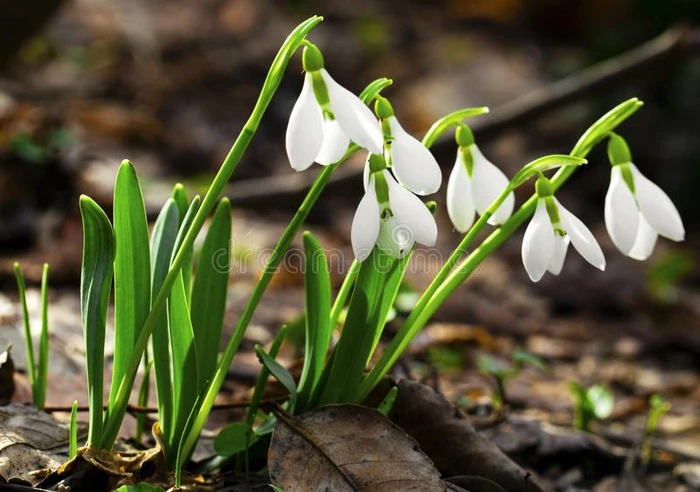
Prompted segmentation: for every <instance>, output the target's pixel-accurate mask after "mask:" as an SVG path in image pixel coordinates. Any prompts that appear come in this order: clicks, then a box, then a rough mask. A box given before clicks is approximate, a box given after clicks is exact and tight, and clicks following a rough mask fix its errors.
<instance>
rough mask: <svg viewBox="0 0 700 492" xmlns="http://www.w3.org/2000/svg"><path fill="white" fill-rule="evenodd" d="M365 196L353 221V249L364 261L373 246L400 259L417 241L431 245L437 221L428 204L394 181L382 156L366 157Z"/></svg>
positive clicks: (359, 259)
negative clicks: (368, 169)
mask: <svg viewBox="0 0 700 492" xmlns="http://www.w3.org/2000/svg"><path fill="white" fill-rule="evenodd" d="M369 162H370V174H369V177H368V179H367V182H366V186H365V195H364V197H363V198H362V200H361V201H360V204H359V205H358V207H357V211H356V212H355V217H354V218H353V221H352V231H351V234H350V236H351V241H352V249H353V252H354V253H355V257H356V258H357V261H360V262H362V261H365V260H366V259H367V257H368V256H369V255H370V253H371V252H372V250H373V249H374V246H375V245H379V248H380V249H382V250H383V251H385V252H387V253H388V254H390V255H391V256H393V257H395V258H403V257H404V256H405V255H406V254H407V253H408V252H409V251H410V250H411V248H412V247H413V244H414V243H416V242H418V243H420V244H423V245H425V246H433V245H434V244H435V241H436V239H437V224H436V223H435V218H434V217H433V214H431V213H430V210H428V207H426V206H425V204H424V203H423V202H422V201H421V200H420V199H419V198H418V197H417V196H416V195H414V194H413V193H411V192H410V191H408V190H407V189H406V188H404V187H403V186H401V185H400V184H399V183H397V182H396V180H395V179H394V177H393V176H392V175H391V173H389V171H388V170H387V169H386V162H385V161H384V158H383V157H382V156H381V155H377V154H372V155H371V156H370V159H369Z"/></svg>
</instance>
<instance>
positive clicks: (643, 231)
mask: <svg viewBox="0 0 700 492" xmlns="http://www.w3.org/2000/svg"><path fill="white" fill-rule="evenodd" d="M608 157H609V159H610V164H611V165H612V170H611V178H610V187H609V188H608V192H607V194H606V195H605V227H606V228H607V230H608V234H610V238H611V239H612V241H613V243H614V244H615V246H616V247H617V249H619V250H620V251H621V252H622V253H623V254H624V255H627V256H629V257H630V258H634V259H635V260H646V259H647V258H649V256H650V255H651V253H652V251H653V250H654V245H655V244H656V240H657V239H658V237H659V235H661V236H664V237H666V238H668V239H671V240H673V241H682V240H683V239H684V237H685V229H684V227H683V221H682V220H681V216H680V214H679V213H678V210H677V209H676V207H675V205H673V202H672V201H671V199H670V198H669V197H668V195H667V194H666V193H664V191H663V190H662V189H661V188H659V187H658V186H657V185H656V184H654V183H653V182H651V181H650V180H649V179H648V178H647V177H646V176H644V175H643V174H642V173H641V172H640V171H639V169H637V166H635V165H634V164H632V155H631V154H630V150H629V147H628V146H627V142H625V140H624V139H623V138H622V137H621V136H619V135H616V134H612V135H611V136H610V139H609V140H608Z"/></svg>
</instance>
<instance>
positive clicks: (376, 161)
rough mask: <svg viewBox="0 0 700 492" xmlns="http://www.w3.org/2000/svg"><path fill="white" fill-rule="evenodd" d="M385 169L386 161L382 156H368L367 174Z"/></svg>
mask: <svg viewBox="0 0 700 492" xmlns="http://www.w3.org/2000/svg"><path fill="white" fill-rule="evenodd" d="M384 169H386V161H385V160H384V156H383V155H381V154H370V155H369V172H370V173H376V172H379V171H383V170H384Z"/></svg>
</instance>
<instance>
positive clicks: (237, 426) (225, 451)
mask: <svg viewBox="0 0 700 492" xmlns="http://www.w3.org/2000/svg"><path fill="white" fill-rule="evenodd" d="M247 439H248V425H247V424H246V423H245V422H233V423H232V424H229V425H227V426H226V427H224V428H223V429H221V430H220V431H219V433H218V434H217V435H216V438H215V439H214V451H216V454H218V455H219V456H231V455H234V454H236V453H240V452H241V451H245V449H246V446H247V445H249V444H247V443H246V441H247Z"/></svg>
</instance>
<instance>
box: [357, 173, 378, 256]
mask: <svg viewBox="0 0 700 492" xmlns="http://www.w3.org/2000/svg"><path fill="white" fill-rule="evenodd" d="M378 237H379V203H377V195H376V193H375V192H374V186H372V187H370V189H369V191H368V192H367V193H365V196H363V197H362V200H360V204H359V205H358V206H357V210H356V211H355V217H354V218H353V219H352V230H351V232H350V239H351V242H352V250H353V252H354V253H355V258H357V261H359V262H363V261H365V260H366V259H367V257H368V256H369V254H370V253H371V252H372V249H374V245H375V244H376V242H377V238H378Z"/></svg>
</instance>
